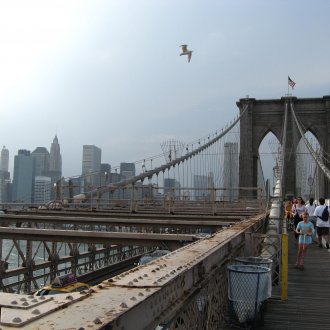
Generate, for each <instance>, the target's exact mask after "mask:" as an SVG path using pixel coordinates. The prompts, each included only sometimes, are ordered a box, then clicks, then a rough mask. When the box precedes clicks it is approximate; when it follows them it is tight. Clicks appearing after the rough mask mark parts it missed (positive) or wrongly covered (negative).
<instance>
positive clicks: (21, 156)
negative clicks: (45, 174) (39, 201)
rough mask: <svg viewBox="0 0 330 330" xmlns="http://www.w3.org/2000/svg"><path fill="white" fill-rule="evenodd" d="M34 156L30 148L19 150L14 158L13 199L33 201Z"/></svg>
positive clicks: (26, 201)
mask: <svg viewBox="0 0 330 330" xmlns="http://www.w3.org/2000/svg"><path fill="white" fill-rule="evenodd" d="M33 168H34V166H33V158H32V157H31V153H30V151H29V150H18V154H17V155H16V156H15V158H14V178H13V201H14V202H24V203H31V202H32V191H33V190H32V188H33V178H34V173H33Z"/></svg>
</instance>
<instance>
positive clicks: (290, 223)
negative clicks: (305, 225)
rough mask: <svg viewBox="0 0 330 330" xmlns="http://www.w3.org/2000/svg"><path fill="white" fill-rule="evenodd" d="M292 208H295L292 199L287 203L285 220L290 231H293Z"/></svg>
mask: <svg viewBox="0 0 330 330" xmlns="http://www.w3.org/2000/svg"><path fill="white" fill-rule="evenodd" d="M292 207H293V201H292V199H288V200H287V201H286V203H285V218H286V223H287V229H288V230H292V229H293V220H292V219H293V217H292Z"/></svg>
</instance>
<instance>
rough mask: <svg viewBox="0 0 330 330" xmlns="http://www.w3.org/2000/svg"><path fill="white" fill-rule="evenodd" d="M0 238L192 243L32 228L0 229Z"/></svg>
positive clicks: (170, 236)
mask: <svg viewBox="0 0 330 330" xmlns="http://www.w3.org/2000/svg"><path fill="white" fill-rule="evenodd" d="M0 238H2V239H21V240H31V241H48V242H76V243H95V242H97V243H111V244H116V245H138V246H139V245H143V246H157V245H158V246H161V245H164V244H165V245H166V244H167V243H169V242H180V241H185V242H192V241H194V240H197V239H198V238H196V236H194V235H184V234H151V233H127V232H126V233H122V232H120V233H116V232H96V231H82V230H76V231H75V230H49V229H34V228H13V227H0Z"/></svg>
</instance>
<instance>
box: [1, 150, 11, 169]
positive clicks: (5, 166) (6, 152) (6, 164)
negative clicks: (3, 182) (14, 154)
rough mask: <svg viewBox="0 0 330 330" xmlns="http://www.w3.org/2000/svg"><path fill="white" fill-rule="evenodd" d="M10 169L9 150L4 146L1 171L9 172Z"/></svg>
mask: <svg viewBox="0 0 330 330" xmlns="http://www.w3.org/2000/svg"><path fill="white" fill-rule="evenodd" d="M8 168H9V150H8V149H6V147H5V146H3V148H2V150H1V158H0V171H4V172H8Z"/></svg>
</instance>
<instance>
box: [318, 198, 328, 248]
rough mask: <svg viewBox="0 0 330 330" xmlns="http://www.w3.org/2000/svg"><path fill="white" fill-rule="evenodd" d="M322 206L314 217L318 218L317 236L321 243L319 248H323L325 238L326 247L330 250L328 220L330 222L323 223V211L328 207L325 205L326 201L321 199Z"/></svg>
mask: <svg viewBox="0 0 330 330" xmlns="http://www.w3.org/2000/svg"><path fill="white" fill-rule="evenodd" d="M319 202H320V205H319V206H316V208H315V211H314V215H315V217H316V231H317V236H318V241H319V247H320V248H321V247H322V246H323V245H322V237H324V240H325V246H326V247H327V249H329V247H330V246H329V228H330V221H329V218H328V221H323V220H322V213H323V210H324V209H325V208H326V207H327V206H326V205H325V199H324V198H320V199H319Z"/></svg>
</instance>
